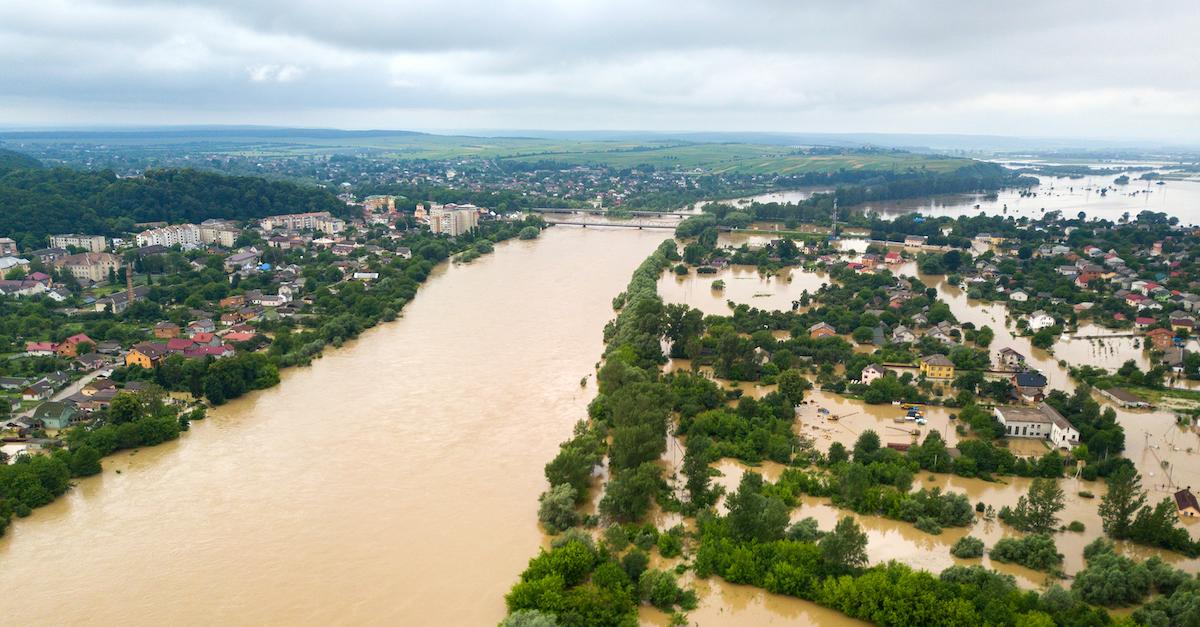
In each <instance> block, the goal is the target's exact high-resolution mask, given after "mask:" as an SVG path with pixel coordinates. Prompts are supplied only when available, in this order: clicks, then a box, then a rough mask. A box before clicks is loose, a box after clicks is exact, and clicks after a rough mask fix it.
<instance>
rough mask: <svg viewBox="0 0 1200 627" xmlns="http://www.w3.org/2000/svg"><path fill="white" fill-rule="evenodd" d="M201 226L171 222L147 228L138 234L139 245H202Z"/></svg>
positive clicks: (185, 246)
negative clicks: (166, 224) (154, 227)
mask: <svg viewBox="0 0 1200 627" xmlns="http://www.w3.org/2000/svg"><path fill="white" fill-rule="evenodd" d="M200 244H201V241H200V227H199V226H196V225H195V224H171V225H168V226H161V227H158V228H156V229H147V230H145V231H142V232H141V233H138V234H137V245H138V247H142V246H167V247H170V246H182V247H183V248H196V247H198V246H200Z"/></svg>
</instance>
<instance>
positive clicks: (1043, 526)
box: [1009, 479, 1066, 533]
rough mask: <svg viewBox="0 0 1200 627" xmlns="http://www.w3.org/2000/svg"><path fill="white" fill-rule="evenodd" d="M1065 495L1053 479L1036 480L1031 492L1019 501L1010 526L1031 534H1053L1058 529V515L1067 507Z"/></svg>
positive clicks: (1031, 485) (1030, 487)
mask: <svg viewBox="0 0 1200 627" xmlns="http://www.w3.org/2000/svg"><path fill="white" fill-rule="evenodd" d="M1063 499H1064V494H1063V490H1062V488H1060V487H1059V486H1058V482H1057V481H1055V480H1053V479H1034V480H1033V483H1032V484H1030V486H1029V492H1028V493H1027V494H1026V495H1024V496H1022V497H1021V498H1020V499H1018V500H1017V507H1016V509H1015V510H1013V513H1012V516H1011V517H1010V521H1009V524H1011V525H1012V526H1014V527H1016V528H1017V529H1020V530H1022V531H1028V532H1031V533H1052V532H1053V531H1054V530H1056V529H1057V528H1058V513H1059V512H1061V511H1062V510H1063V508H1065V507H1066V504H1065V503H1064V502H1063Z"/></svg>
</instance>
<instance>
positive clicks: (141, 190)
mask: <svg viewBox="0 0 1200 627" xmlns="http://www.w3.org/2000/svg"><path fill="white" fill-rule="evenodd" d="M14 154H18V155H19V153H14ZM20 157H23V155H20V156H18V157H13V156H9V151H5V152H3V153H0V164H3V163H18V164H22V166H23V167H16V168H11V169H8V170H4V168H3V165H0V236H6V237H11V238H13V239H15V240H17V241H18V242H19V243H20V244H21V246H22V248H39V247H44V246H45V245H46V236H47V235H49V234H52V233H71V232H80V233H96V234H104V235H117V234H120V233H126V232H129V231H131V230H133V228H134V226H133V225H134V223H136V222H153V221H160V220H162V221H167V222H175V223H178V222H200V221H203V220H206V219H209V218H224V219H233V220H245V219H250V218H260V217H263V216H268V215H273V214H280V213H294V212H306V211H329V212H332V213H335V214H340V213H344V212H345V211H346V205H345V204H344V203H342V202H341V201H339V200H338V199H337V197H336V196H334V194H333V193H332V192H330V191H329V190H326V189H322V188H319V187H315V186H303V185H298V184H295V183H289V182H283V181H271V180H267V179H263V178H258V177H251V176H225V175H222V174H216V173H212V172H203V171H199V170H190V169H164V170H151V171H149V172H147V173H146V174H145V176H143V177H137V178H118V177H117V176H116V175H114V174H113V173H112V172H109V171H81V170H73V169H68V168H44V167H40V164H38V163H37V161H36V160H32V167H31V166H30V160H29V159H28V158H27V157H26V158H25V159H21V158H20Z"/></svg>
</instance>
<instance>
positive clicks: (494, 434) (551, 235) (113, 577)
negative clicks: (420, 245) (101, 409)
mask: <svg viewBox="0 0 1200 627" xmlns="http://www.w3.org/2000/svg"><path fill="white" fill-rule="evenodd" d="M664 236H665V234H664V233H662V232H648V231H647V232H642V231H636V230H624V229H623V230H608V231H605V230H599V229H586V230H585V229H576V228H570V227H562V228H556V229H550V230H549V231H548V232H546V233H545V234H544V235H543V236H542V237H541V238H540V239H539V240H536V241H530V242H518V241H514V242H509V243H504V244H500V245H498V246H497V247H496V253H495V254H494V255H489V256H487V257H484V258H482V259H480V260H478V261H476V262H475V263H472V264H470V265H465V266H457V267H442V268H440V269H438V270H437V271H436V272H435V275H434V276H433V277H431V278H430V280H429V282H428V283H427V284H426V285H425V286H424V287H423V288H422V289H421V291H420V293H419V294H418V296H417V298H416V299H415V300H414V301H413V302H412V303H411V304H409V306H408V307H407V308H405V310H404V317H403V318H402V319H400V320H397V321H396V322H393V323H390V324H385V325H382V326H380V327H378V328H376V329H373V330H371V331H369V332H367V333H365V334H364V335H363V336H362V337H361V338H359V339H358V340H357V341H354V342H351V343H349V344H347V345H346V346H345V347H344V348H341V349H336V350H330V351H329V352H328V353H327V354H326V356H325V357H324V358H322V359H320V360H318V361H316V362H315V363H314V364H313V366H312V367H311V368H306V369H296V370H291V371H288V372H287V373H286V374H285V375H284V377H283V382H282V383H281V384H280V385H279V386H277V387H275V388H273V389H270V390H267V391H264V392H261V393H257V394H252V395H250V396H248V397H246V398H243V399H241V400H238V401H235V402H232V403H229V404H228V405H225V406H223V407H221V408H219V409H217V410H215V411H212V412H211V414H210V417H209V419H208V420H206V421H204V422H202V423H197V424H196V425H194V427H193V429H192V432H191V433H189V434H186V435H185V436H184V437H183V438H182V439H181V440H180V441H178V442H175V443H171V444H167V445H163V446H159V447H155V448H150V449H145V450H141V451H139V452H137V453H135V454H132V455H129V454H126V455H118V456H116V457H113V458H109V459H106V460H105V462H104V466H105V472H104V473H103V474H102V475H100V476H98V477H95V478H91V479H85V480H82V481H79V485H78V487H77V488H76V489H74V490H72V491H71V492H70V493H68V494H67V495H66V496H65V497H63V498H62V499H60V500H59V501H58V502H56V503H54V504H52V505H50V506H49V507H45V508H41V509H39V510H37V511H36V512H35V513H34V515H33V516H32V517H30V518H28V519H25V520H20V521H17V522H16V523H15V524H14V525H13V526H12V527H11V528H10V529H9V532H8V534H7V536H6V537H5V538H3V539H2V540H0V572H2V573H3V582H4V583H3V586H4V593H3V595H0V615H2V616H4V622H5V623H8V624H19V625H64V624H82V623H91V624H141V625H164V624H218V623H219V624H313V625H317V624H321V625H325V624H347V623H352V624H393V625H397V624H408V625H422V624H423V625H487V624H495V623H496V622H498V621H499V620H500V618H501V617H502V616H503V612H504V600H503V597H504V593H505V592H506V591H507V589H508V587H509V586H511V585H512V583H513V581H515V578H516V576H517V575H518V574H519V573H520V571H521V570H522V569H523V568H524V565H525V563H526V561H527V560H528V559H529V558H530V557H531V556H533V555H534V554H535V553H536V551H537V548H538V546H539V543H541V542H542V541H543V537H542V535H541V533H540V532H539V530H538V526H537V495H538V494H539V493H540V492H541V491H542V490H543V489H544V486H543V483H544V482H545V479H544V478H543V476H542V466H543V464H545V462H546V461H548V460H549V459H550V458H551V457H553V455H554V453H555V451H556V449H557V445H558V443H559V442H560V441H561V440H563V439H564V438H565V437H567V436H568V435H569V433H570V428H571V425H572V424H573V423H574V422H575V421H576V420H578V419H580V418H582V417H585V416H586V405H587V403H588V401H589V400H591V398H592V396H593V395H594V394H595V388H594V386H593V385H589V386H588V387H586V388H581V387H580V385H579V380H580V378H581V377H583V376H585V375H588V374H589V373H591V372H593V367H594V365H595V363H596V361H597V359H598V358H599V356H600V354H601V352H602V350H603V346H602V330H603V327H604V323H605V322H606V321H607V320H609V319H610V318H611V317H612V315H613V312H612V306H611V302H612V297H613V296H614V295H616V294H617V293H618V292H620V291H622V290H623V289H624V288H625V285H626V283H627V282H628V281H629V277H630V275H631V273H632V272H633V269H634V268H635V267H636V266H637V265H638V264H639V263H641V261H642V260H643V259H644V258H645V257H646V255H648V254H649V253H650V251H651V250H653V249H654V247H655V246H656V245H657V244H658V243H659V242H661V241H662V240H663V239H664ZM117 471H120V474H118V472H117Z"/></svg>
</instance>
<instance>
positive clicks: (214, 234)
mask: <svg viewBox="0 0 1200 627" xmlns="http://www.w3.org/2000/svg"><path fill="white" fill-rule="evenodd" d="M241 234H242V231H241V229H239V228H237V226H235V225H234V224H233V223H232V222H227V221H225V220H205V221H204V222H201V223H200V241H201V242H203V243H205V244H216V245H218V246H221V247H222V248H233V247H234V245H235V244H236V243H237V238H238V236H239V235H241Z"/></svg>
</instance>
